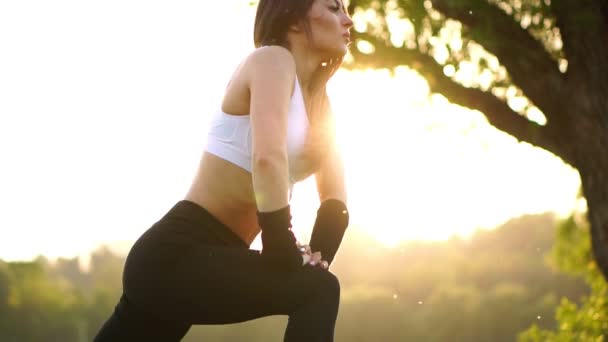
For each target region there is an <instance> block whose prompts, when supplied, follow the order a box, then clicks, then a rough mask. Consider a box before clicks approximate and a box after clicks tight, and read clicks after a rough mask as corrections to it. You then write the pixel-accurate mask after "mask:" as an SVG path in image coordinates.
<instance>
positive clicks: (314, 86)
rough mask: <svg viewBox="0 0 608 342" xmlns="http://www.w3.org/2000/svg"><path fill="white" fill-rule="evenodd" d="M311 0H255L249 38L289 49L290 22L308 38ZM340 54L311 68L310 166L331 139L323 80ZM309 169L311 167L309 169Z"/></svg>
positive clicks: (336, 64) (337, 64) (316, 162)
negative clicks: (253, 17)
mask: <svg viewBox="0 0 608 342" xmlns="http://www.w3.org/2000/svg"><path fill="white" fill-rule="evenodd" d="M314 2H315V0H260V1H259V3H258V7H257V11H256V16H255V24H254V28H253V42H254V45H255V47H256V48H259V47H262V46H268V45H279V46H282V47H284V48H286V49H289V48H290V47H289V42H288V41H287V32H288V31H289V27H290V26H292V25H298V24H301V25H302V26H303V28H304V30H305V32H306V34H307V36H308V38H309V39H311V31H310V23H309V22H308V19H307V14H308V12H309V11H310V9H311V8H312V5H313V3H314ZM343 57H344V56H335V57H333V58H330V59H328V60H327V61H324V62H323V63H322V64H321V65H319V66H318V67H317V69H316V70H315V71H314V73H313V75H312V78H311V80H310V82H309V84H308V88H307V89H306V90H308V92H309V94H311V103H310V106H309V108H308V109H309V112H308V119H309V122H310V127H311V129H310V135H309V139H308V143H307V149H308V153H307V157H308V158H309V159H310V161H311V168H313V170H316V169H317V168H318V166H319V164H320V163H321V161H322V160H323V158H325V153H324V152H326V151H328V150H329V149H328V148H327V147H329V145H330V144H332V141H333V140H334V128H333V124H332V120H333V119H332V117H331V116H332V113H331V109H330V106H329V100H328V98H327V89H326V85H327V81H328V80H329V79H330V78H331V76H332V75H333V74H334V73H335V72H336V71H337V70H338V68H339V67H340V65H341V64H342V60H343ZM311 171H312V170H311Z"/></svg>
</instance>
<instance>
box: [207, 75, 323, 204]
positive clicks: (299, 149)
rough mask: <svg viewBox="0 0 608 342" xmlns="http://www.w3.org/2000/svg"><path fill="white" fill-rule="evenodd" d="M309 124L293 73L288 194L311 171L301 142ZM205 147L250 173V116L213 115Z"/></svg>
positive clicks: (288, 143)
mask: <svg viewBox="0 0 608 342" xmlns="http://www.w3.org/2000/svg"><path fill="white" fill-rule="evenodd" d="M308 128H309V123H308V117H307V114H306V107H305V105H304V97H303V95H302V90H301V88H300V83H299V82H298V78H297V76H296V81H295V86H294V91H293V94H292V96H291V101H290V103H289V112H288V118H287V157H288V162H289V183H290V187H289V195H290V197H291V193H292V190H293V185H294V184H295V183H296V182H298V181H301V180H303V179H305V178H307V177H308V176H310V174H311V173H312V172H311V170H310V163H309V161H308V160H307V159H306V158H304V156H303V152H304V143H305V141H306V135H307V133H308ZM205 150H206V151H207V152H209V153H211V154H214V155H216V156H218V157H220V158H222V159H225V160H227V161H229V162H231V163H233V164H235V165H238V166H240V167H241V168H243V169H245V170H247V171H248V172H250V173H251V153H252V142H251V122H250V117H249V115H233V114H227V113H224V112H223V111H222V110H221V109H219V110H218V111H217V114H216V115H215V116H214V117H213V119H212V121H211V124H210V127H209V134H208V137H207V145H206V147H205Z"/></svg>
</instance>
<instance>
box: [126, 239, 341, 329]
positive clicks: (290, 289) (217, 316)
mask: <svg viewBox="0 0 608 342" xmlns="http://www.w3.org/2000/svg"><path fill="white" fill-rule="evenodd" d="M157 279H160V277H157ZM161 282H162V283H163V284H161V285H162V286H157V287H155V288H157V289H158V288H161V289H163V290H162V293H158V292H157V293H154V292H156V291H151V292H148V293H145V292H146V291H144V292H143V294H144V295H145V296H146V297H148V298H142V297H140V298H137V297H139V296H138V294H135V295H134V297H135V298H132V299H134V300H135V301H137V300H143V301H145V302H151V303H154V302H156V303H158V304H160V305H157V306H156V307H155V308H151V309H153V310H160V312H158V313H159V314H161V315H162V316H165V317H170V318H172V319H176V320H178V321H182V322H187V323H189V324H226V323H236V322H243V321H247V320H251V319H255V318H259V317H265V316H270V315H290V314H291V313H293V312H295V311H297V310H298V309H299V308H300V307H301V306H302V305H305V304H306V303H307V302H309V301H311V300H312V299H313V298H314V297H315V296H317V295H319V294H320V291H323V292H325V294H327V293H335V295H336V296H339V284H338V280H337V278H336V277H335V276H334V275H333V274H332V273H330V272H329V271H327V270H323V269H320V268H318V267H313V266H310V265H306V266H302V268H300V269H298V270H296V271H293V272H289V273H283V272H277V271H275V270H273V269H271V268H269V267H267V266H266V264H265V263H264V261H263V260H262V258H261V256H260V254H259V252H258V251H255V250H249V249H241V248H230V247H221V246H199V247H198V248H191V249H189V250H188V251H186V252H185V254H184V255H183V256H182V257H181V258H180V261H179V263H177V264H176V265H175V267H174V269H171V270H167V272H166V275H165V277H164V278H162V281H161ZM140 294H141V293H140ZM154 298H156V300H155V299H154Z"/></svg>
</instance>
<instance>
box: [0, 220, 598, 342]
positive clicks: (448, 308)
mask: <svg viewBox="0 0 608 342" xmlns="http://www.w3.org/2000/svg"><path fill="white" fill-rule="evenodd" d="M555 227H556V222H555V219H554V218H553V216H552V215H549V214H545V215H538V216H526V217H522V218H518V219H514V220H512V221H510V222H508V223H506V224H505V225H503V226H502V227H499V228H497V229H494V230H488V231H479V232H477V233H476V234H475V235H474V236H473V237H472V238H471V239H468V240H463V239H458V238H454V239H451V240H449V241H447V242H433V243H430V242H426V243H422V242H417V243H407V244H402V245H400V246H398V247H395V248H384V247H382V246H381V245H379V244H378V243H376V242H374V240H373V239H372V238H370V237H368V236H366V235H364V234H363V233H361V231H360V230H357V229H356V227H351V228H350V230H349V233H348V235H347V237H346V238H345V241H344V243H343V245H342V248H341V250H340V252H339V254H338V257H337V258H336V261H335V263H334V265H333V266H332V271H333V272H334V273H336V274H337V275H338V277H339V278H340V280H341V284H342V301H341V307H340V313H339V317H338V323H337V327H336V340H337V341H348V342H355V341H467V342H474V341H495V342H500V341H514V340H516V338H517V336H518V334H519V333H521V332H522V331H524V330H526V329H528V328H529V327H530V326H531V325H532V324H536V325H537V326H538V327H540V328H542V329H555V328H556V322H555V319H554V315H555V313H554V312H555V310H556V308H557V306H558V304H559V303H560V300H561V298H562V297H567V298H570V300H571V301H573V302H578V301H579V300H580V298H581V297H582V296H583V295H586V294H588V293H589V289H588V286H587V285H586V284H585V282H584V281H583V279H581V278H578V277H574V276H570V275H567V274H565V273H560V272H558V271H557V270H554V269H553V267H551V266H550V262H549V258H548V254H549V252H550V251H551V249H552V246H553V245H554V242H555V237H556V236H557V234H556V228H555ZM123 264H124V256H119V255H115V254H113V253H111V252H110V251H109V250H108V249H107V248H100V249H98V250H96V251H94V252H93V253H92V257H91V263H90V270H89V271H88V272H83V271H82V270H81V269H80V268H79V260H78V259H59V260H56V261H54V262H49V261H48V260H47V259H45V258H44V257H39V258H38V259H36V260H35V261H34V262H9V263H6V262H1V261H0V341H3V342H29V341H40V342H42V341H64V342H71V341H75V342H80V341H91V340H92V338H93V336H94V335H95V333H96V332H97V330H98V329H99V327H100V326H101V325H102V324H103V322H104V321H105V319H106V318H107V317H108V316H109V315H110V313H111V312H112V310H113V308H114V305H115V304H116V302H117V300H118V298H119V296H120V291H121V288H120V287H121V272H122V267H123ZM286 321H287V319H286V317H270V318H265V319H260V320H255V321H251V322H246V323H241V324H236V325H223V326H195V327H193V328H192V329H191V330H190V332H189V333H188V335H187V336H186V338H185V339H184V341H185V342H194V341H281V340H282V334H283V330H284V328H285V325H286Z"/></svg>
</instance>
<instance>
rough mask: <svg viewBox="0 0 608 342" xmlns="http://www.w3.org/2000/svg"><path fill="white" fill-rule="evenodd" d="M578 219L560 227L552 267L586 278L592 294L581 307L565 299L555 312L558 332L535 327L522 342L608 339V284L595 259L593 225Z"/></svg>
mask: <svg viewBox="0 0 608 342" xmlns="http://www.w3.org/2000/svg"><path fill="white" fill-rule="evenodd" d="M578 216H579V215H578V214H574V215H572V216H571V217H570V218H568V219H567V220H564V221H563V222H562V223H561V224H560V225H559V227H558V234H557V239H556V242H555V245H554V246H553V249H552V251H551V263H552V264H553V267H555V268H557V269H559V270H561V271H562V272H564V273H568V274H571V275H575V276H581V277H584V278H585V281H586V282H587V284H588V286H589V287H590V288H591V293H590V294H589V295H588V296H584V297H583V301H582V303H581V304H580V306H579V305H577V304H576V303H573V302H572V301H570V300H568V299H567V298H562V300H561V303H560V306H559V307H558V308H557V310H556V312H555V319H556V321H557V323H558V324H557V329H555V331H553V330H547V329H543V328H541V327H539V326H538V325H536V324H533V325H532V326H531V327H530V328H528V329H527V330H526V331H524V332H522V333H520V334H519V336H518V341H519V342H540V341H543V342H560V341H590V342H591V341H594V342H597V341H604V337H605V336H608V301H607V300H606V295H608V284H607V283H606V282H605V281H604V279H603V278H602V275H601V274H600V272H599V270H598V268H597V265H596V263H595V262H593V260H592V258H591V247H590V245H589V238H588V235H589V225H588V223H587V222H586V221H585V219H584V218H581V217H578Z"/></svg>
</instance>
